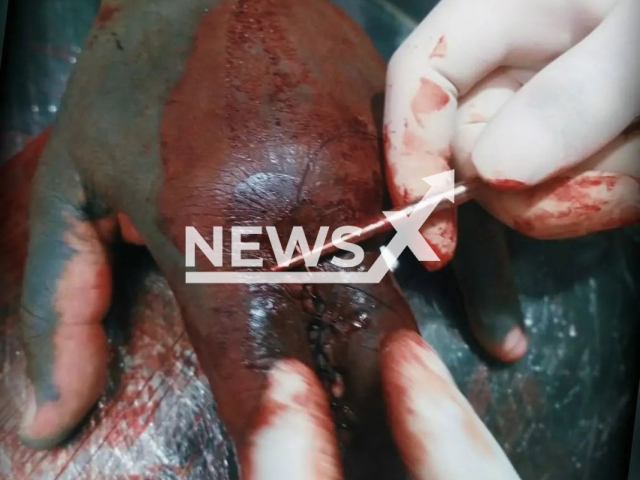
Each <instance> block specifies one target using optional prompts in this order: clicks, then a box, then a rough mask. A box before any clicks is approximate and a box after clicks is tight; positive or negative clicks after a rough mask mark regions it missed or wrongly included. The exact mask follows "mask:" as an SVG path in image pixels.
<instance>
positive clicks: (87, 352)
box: [20, 149, 111, 448]
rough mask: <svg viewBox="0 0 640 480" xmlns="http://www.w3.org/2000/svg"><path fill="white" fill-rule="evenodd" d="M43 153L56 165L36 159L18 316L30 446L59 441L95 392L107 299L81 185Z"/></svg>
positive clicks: (101, 373)
mask: <svg viewBox="0 0 640 480" xmlns="http://www.w3.org/2000/svg"><path fill="white" fill-rule="evenodd" d="M47 155H48V156H49V158H52V157H54V156H55V162H49V165H47V159H46V158H43V164H42V166H41V168H40V169H39V171H38V173H37V177H36V180H35V184H34V188H36V190H35V192H34V196H33V201H32V205H31V213H30V240H29V252H28V259H27V266H26V272H25V280H24V284H23V292H22V313H21V327H22V336H23V341H24V347H25V351H26V354H27V364H28V376H29V379H30V381H31V387H30V389H29V393H28V399H27V405H26V412H25V415H24V418H23V421H22V425H21V432H20V435H21V439H22V441H23V442H24V443H25V444H27V445H29V446H32V447H35V448H50V447H53V446H55V445H56V444H58V443H59V442H61V441H62V440H64V439H65V438H66V437H67V436H68V434H69V433H70V432H71V431H72V430H73V429H74V428H75V426H76V425H77V424H78V422H80V420H81V419H82V418H83V417H84V415H85V414H86V413H87V411H88V410H89V409H90V408H91V407H92V406H93V404H94V403H95V402H96V400H97V399H98V397H99V396H100V394H101V393H102V391H103V388H104V384H105V381H106V378H107V361H108V349H107V339H106V335H105V332H104V330H103V327H102V318H103V317H104V315H105V314H106V312H107V309H108V308H109V304H110V301H111V266H110V263H109V255H108V252H107V249H106V246H105V245H104V243H103V242H102V240H101V238H100V235H99V233H98V231H97V230H96V228H95V227H94V225H93V223H92V222H90V221H89V220H88V219H87V218H86V216H85V215H84V205H83V203H84V192H83V189H82V186H81V185H80V182H79V181H78V178H77V175H76V173H75V172H74V170H73V167H72V166H71V165H69V163H70V162H65V161H64V160H63V158H64V156H56V155H55V154H54V153H53V152H52V149H49V150H48V151H46V152H45V157H47Z"/></svg>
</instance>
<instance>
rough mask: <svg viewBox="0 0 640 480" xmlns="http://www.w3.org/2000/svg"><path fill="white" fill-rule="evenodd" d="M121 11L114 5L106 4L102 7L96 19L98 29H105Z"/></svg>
mask: <svg viewBox="0 0 640 480" xmlns="http://www.w3.org/2000/svg"><path fill="white" fill-rule="evenodd" d="M119 11H120V8H118V7H116V6H114V5H108V4H105V5H103V6H102V8H101V9H100V11H99V12H98V16H97V17H96V23H97V25H98V28H104V27H105V26H106V24H107V23H109V21H110V20H111V19H112V18H113V16H114V15H115V14H116V13H118V12H119Z"/></svg>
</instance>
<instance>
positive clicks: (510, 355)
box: [499, 326, 529, 362]
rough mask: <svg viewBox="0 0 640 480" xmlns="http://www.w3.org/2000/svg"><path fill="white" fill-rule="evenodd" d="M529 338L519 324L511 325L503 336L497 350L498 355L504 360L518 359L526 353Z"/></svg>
mask: <svg viewBox="0 0 640 480" xmlns="http://www.w3.org/2000/svg"><path fill="white" fill-rule="evenodd" d="M528 348H529V340H528V339H527V336H526V334H525V333H524V332H523V331H522V328H520V327H519V326H515V327H513V328H512V329H511V330H510V331H509V333H508V334H507V336H506V337H505V338H504V341H503V342H502V345H501V347H500V349H499V350H500V351H499V357H500V359H501V360H502V361H504V362H513V361H516V360H519V359H520V358H522V357H523V356H524V354H525V353H527V349H528Z"/></svg>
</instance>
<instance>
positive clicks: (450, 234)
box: [421, 210, 456, 271]
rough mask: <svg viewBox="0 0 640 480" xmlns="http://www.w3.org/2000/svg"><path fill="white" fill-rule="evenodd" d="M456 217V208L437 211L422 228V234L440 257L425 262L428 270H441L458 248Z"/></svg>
mask: <svg viewBox="0 0 640 480" xmlns="http://www.w3.org/2000/svg"><path fill="white" fill-rule="evenodd" d="M455 219H456V212H455V210H448V211H447V210H445V211H442V212H437V213H435V214H433V215H432V216H431V217H429V219H428V220H427V222H426V223H425V225H424V227H423V228H422V229H421V233H422V236H424V238H425V239H426V240H427V243H428V244H429V246H430V247H431V248H432V249H433V251H434V252H435V254H436V255H437V256H438V258H439V259H440V261H433V262H424V265H425V266H426V267H427V269H428V270H430V271H435V270H439V269H440V268H442V267H444V266H445V265H446V264H447V263H449V262H450V261H451V259H452V258H453V254H454V252H455V248H456V227H455Z"/></svg>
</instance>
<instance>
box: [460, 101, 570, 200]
mask: <svg viewBox="0 0 640 480" xmlns="http://www.w3.org/2000/svg"><path fill="white" fill-rule="evenodd" d="M471 161H472V163H473V165H474V166H475V168H476V171H477V172H478V175H479V176H480V178H481V179H482V180H483V181H484V182H485V183H487V184H489V185H491V186H493V187H495V188H498V189H501V190H520V189H523V188H526V187H529V186H532V185H536V184H538V183H540V182H542V181H543V180H545V179H546V178H549V177H550V176H552V175H553V174H554V173H555V172H557V171H558V170H561V169H564V168H565V167H566V166H567V165H566V164H567V161H568V159H566V158H565V147H564V145H563V144H562V142H561V139H560V138H559V136H558V134H557V133H556V132H554V131H552V130H550V129H549V127H548V125H545V124H544V122H543V121H542V120H541V119H540V118H539V117H538V116H537V115H536V114H535V113H534V112H532V111H530V109H521V110H518V112H517V115H516V114H510V115H506V114H505V115H504V116H502V115H501V116H499V117H498V118H497V119H495V120H494V121H493V122H491V123H490V124H489V125H488V126H487V127H486V128H485V130H484V132H483V133H482V134H481V135H480V137H479V138H478V140H477V142H476V144H475V146H474V148H473V152H472V154H471Z"/></svg>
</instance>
